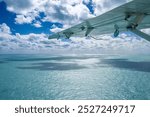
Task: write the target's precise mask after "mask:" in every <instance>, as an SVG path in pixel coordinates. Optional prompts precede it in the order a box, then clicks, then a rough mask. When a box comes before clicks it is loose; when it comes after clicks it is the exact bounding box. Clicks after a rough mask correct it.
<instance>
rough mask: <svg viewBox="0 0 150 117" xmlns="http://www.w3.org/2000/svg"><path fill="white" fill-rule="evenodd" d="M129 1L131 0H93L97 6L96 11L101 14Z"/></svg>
mask: <svg viewBox="0 0 150 117" xmlns="http://www.w3.org/2000/svg"><path fill="white" fill-rule="evenodd" d="M129 1H131V0H93V4H94V6H95V10H94V13H95V14H96V15H100V14H102V13H104V12H106V11H109V10H111V9H113V8H115V7H117V6H119V5H122V4H124V3H127V2H129Z"/></svg>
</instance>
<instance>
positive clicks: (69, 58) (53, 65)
mask: <svg viewBox="0 0 150 117" xmlns="http://www.w3.org/2000/svg"><path fill="white" fill-rule="evenodd" d="M0 99H110V100H111V99H121V100H122V99H150V56H148V55H142V56H141V55H134V56H133V55H132V56H131V55H128V56H121V55H66V56H65V55H61V56H52V55H0Z"/></svg>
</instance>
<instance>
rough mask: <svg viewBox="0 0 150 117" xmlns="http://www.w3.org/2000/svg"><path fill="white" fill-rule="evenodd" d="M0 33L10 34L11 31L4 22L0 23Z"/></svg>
mask: <svg viewBox="0 0 150 117" xmlns="http://www.w3.org/2000/svg"><path fill="white" fill-rule="evenodd" d="M0 33H8V34H10V33H11V31H10V28H9V26H7V24H5V23H3V24H0Z"/></svg>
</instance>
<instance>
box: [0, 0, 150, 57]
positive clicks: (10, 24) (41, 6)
mask: <svg viewBox="0 0 150 117" xmlns="http://www.w3.org/2000/svg"><path fill="white" fill-rule="evenodd" d="M129 1H131V0H120V1H118V0H0V54H5V53H6V54H7V53H20V54H22V53H52V54H55V53H58V54H59V53H60V54H62V53H64V54H65V53H81V54H82V53H98V54H101V53H102V54H105V53H149V52H150V42H148V41H146V40H144V39H142V38H140V37H138V36H135V35H134V34H132V33H128V32H124V33H121V34H120V35H119V37H117V38H114V37H113V36H112V35H113V34H108V35H99V36H98V37H97V38H101V39H103V40H95V39H92V38H87V37H84V38H78V37H76V38H75V37H71V38H70V39H60V40H56V39H53V40H49V39H48V35H50V34H53V33H56V32H58V31H61V30H63V29H66V28H68V27H71V26H72V25H75V24H78V23H80V22H82V21H84V20H85V19H88V18H92V17H96V16H98V15H100V14H103V13H105V12H107V11H109V10H111V9H113V8H115V7H117V6H120V5H122V4H125V3H127V2H129ZM143 31H145V32H146V33H148V34H150V30H149V29H146V30H143Z"/></svg>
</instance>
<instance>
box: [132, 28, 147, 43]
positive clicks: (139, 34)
mask: <svg viewBox="0 0 150 117" xmlns="http://www.w3.org/2000/svg"><path fill="white" fill-rule="evenodd" d="M130 31H131V32H133V33H134V34H136V35H138V36H140V37H142V38H144V39H146V40H147V41H150V35H148V34H146V33H143V32H142V31H139V30H137V29H134V30H130Z"/></svg>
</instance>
